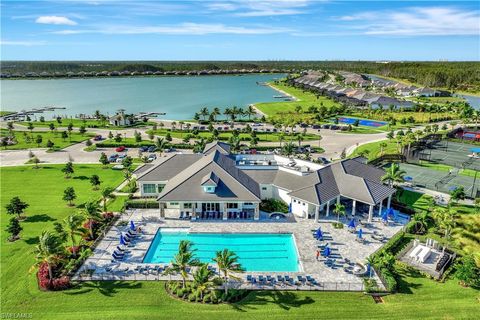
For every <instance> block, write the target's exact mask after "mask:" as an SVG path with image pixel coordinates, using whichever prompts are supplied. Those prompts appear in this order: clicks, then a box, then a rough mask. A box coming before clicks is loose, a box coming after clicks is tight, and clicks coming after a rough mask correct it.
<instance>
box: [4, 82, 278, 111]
mask: <svg viewBox="0 0 480 320" xmlns="http://www.w3.org/2000/svg"><path fill="white" fill-rule="evenodd" d="M284 76H285V75H282V74H255V75H243V76H196V77H194V76H191V77H190V76H181V77H131V78H98V79H52V80H1V81H0V92H1V109H2V110H8V111H20V110H25V109H27V110H28V109H32V108H41V107H46V106H56V107H65V108H66V110H57V111H55V114H59V115H70V116H73V115H77V114H81V113H82V114H93V113H94V112H95V110H101V111H102V112H103V113H108V114H110V115H111V114H113V113H114V112H115V111H116V110H117V109H120V108H123V109H126V112H127V113H137V112H165V113H166V115H165V116H162V117H161V118H163V119H192V118H193V115H194V114H195V112H197V111H198V110H199V109H200V108H202V107H208V108H209V109H210V110H211V109H212V108H214V107H218V108H220V109H221V110H224V109H225V108H226V107H232V106H238V107H246V106H248V105H249V104H251V103H255V102H269V101H275V100H278V99H275V98H273V96H274V95H278V92H276V91H275V90H273V89H271V88H270V87H267V86H261V85H257V82H267V81H271V80H273V79H277V78H282V77H284ZM53 114H54V113H53V112H50V113H46V115H47V116H46V118H47V119H48V118H49V116H53Z"/></svg>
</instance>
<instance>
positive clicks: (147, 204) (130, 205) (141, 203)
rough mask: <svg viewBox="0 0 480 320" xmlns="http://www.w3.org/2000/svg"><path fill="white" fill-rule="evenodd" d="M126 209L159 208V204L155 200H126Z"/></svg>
mask: <svg viewBox="0 0 480 320" xmlns="http://www.w3.org/2000/svg"><path fill="white" fill-rule="evenodd" d="M125 208H127V209H159V208H160V205H159V203H158V202H157V201H155V200H128V201H125Z"/></svg>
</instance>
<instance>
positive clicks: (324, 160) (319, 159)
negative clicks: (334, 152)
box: [317, 157, 330, 164]
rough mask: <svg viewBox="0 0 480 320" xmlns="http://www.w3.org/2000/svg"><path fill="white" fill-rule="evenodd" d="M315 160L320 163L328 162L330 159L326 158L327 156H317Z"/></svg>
mask: <svg viewBox="0 0 480 320" xmlns="http://www.w3.org/2000/svg"><path fill="white" fill-rule="evenodd" d="M317 162H319V163H321V164H329V163H330V161H329V160H327V158H325V157H318V158H317Z"/></svg>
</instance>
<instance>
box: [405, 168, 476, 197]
mask: <svg viewBox="0 0 480 320" xmlns="http://www.w3.org/2000/svg"><path fill="white" fill-rule="evenodd" d="M400 168H401V169H402V170H405V172H406V173H407V174H406V176H409V177H412V180H411V183H412V185H414V186H418V187H423V188H427V189H430V190H436V191H440V192H444V193H450V192H451V191H452V190H453V189H454V188H456V187H459V186H463V188H464V189H465V193H466V194H467V196H471V195H472V194H473V196H474V197H475V196H476V194H477V192H480V173H479V174H478V176H477V179H476V181H475V178H474V177H471V176H466V175H463V174H462V171H461V170H460V169H458V168H457V169H452V170H450V171H441V170H434V169H430V168H426V167H422V166H419V165H415V164H409V163H401V164H400ZM474 181H475V185H474ZM472 188H473V193H472Z"/></svg>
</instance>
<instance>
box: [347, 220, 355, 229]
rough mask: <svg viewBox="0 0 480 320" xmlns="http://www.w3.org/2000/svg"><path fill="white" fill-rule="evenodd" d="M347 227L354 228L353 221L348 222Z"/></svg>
mask: <svg viewBox="0 0 480 320" xmlns="http://www.w3.org/2000/svg"><path fill="white" fill-rule="evenodd" d="M348 227H349V228H355V219H352V220H350V222H349V223H348Z"/></svg>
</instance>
